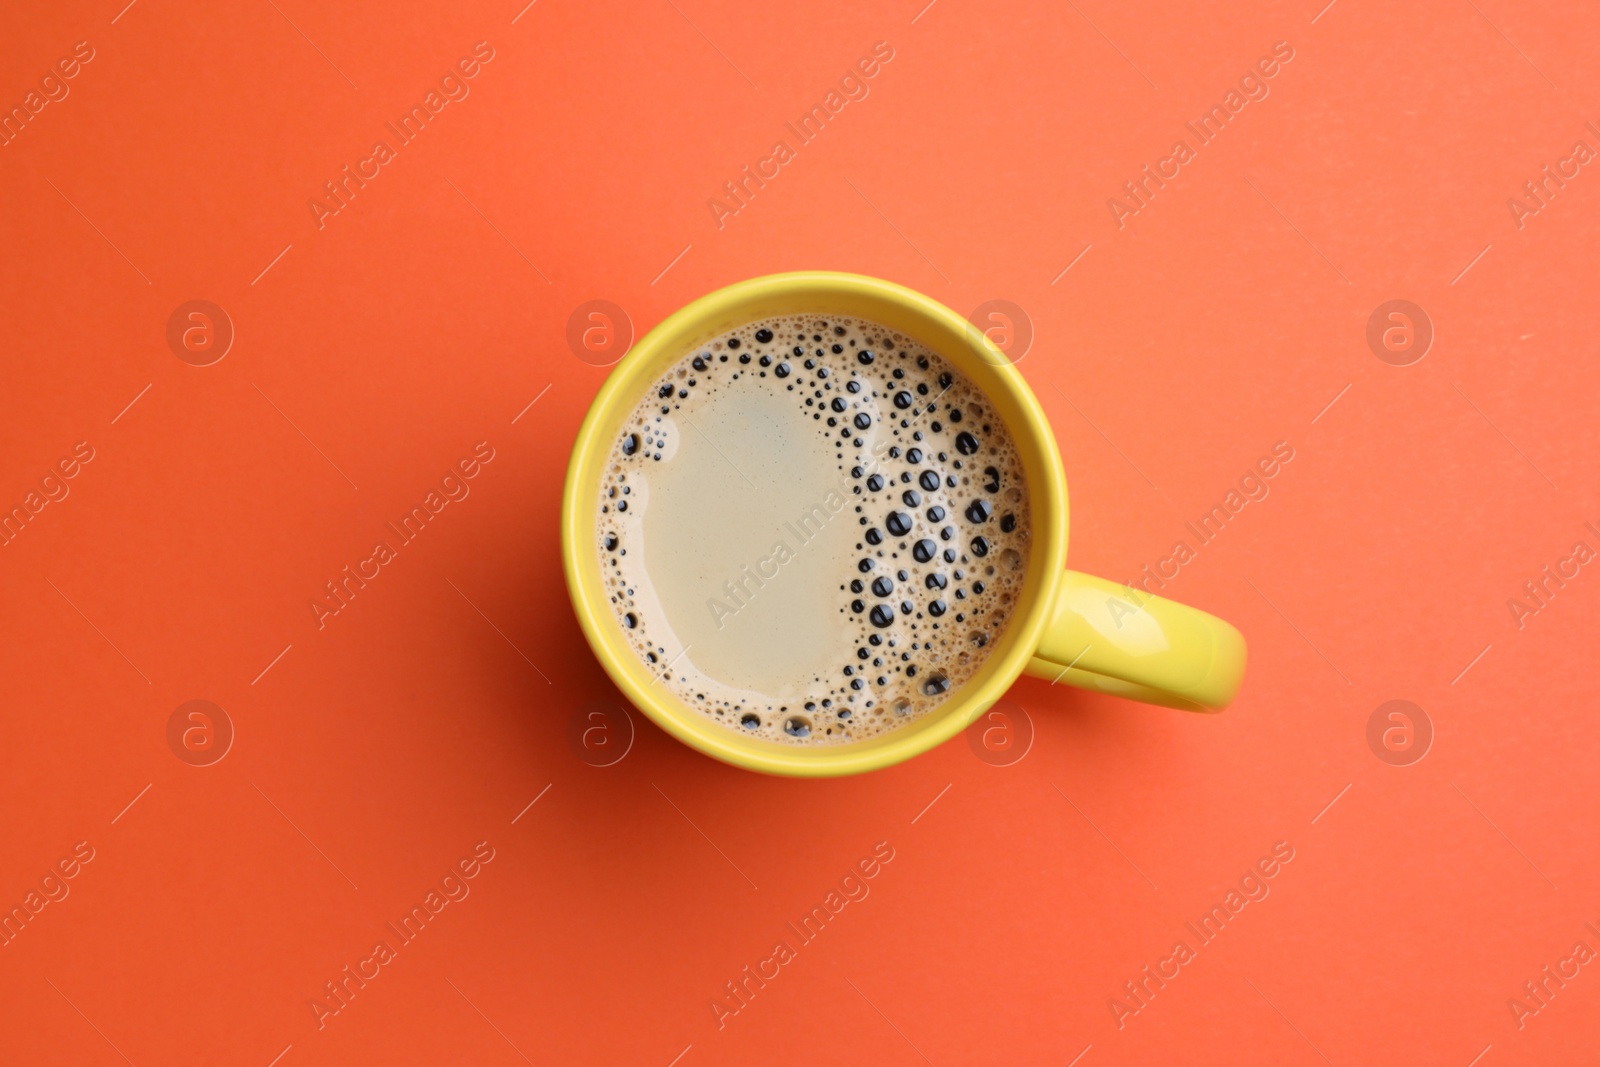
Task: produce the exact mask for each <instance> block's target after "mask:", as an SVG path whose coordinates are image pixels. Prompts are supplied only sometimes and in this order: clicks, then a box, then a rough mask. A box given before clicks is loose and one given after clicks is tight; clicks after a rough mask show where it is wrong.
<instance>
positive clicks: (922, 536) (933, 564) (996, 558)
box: [596, 316, 1031, 744]
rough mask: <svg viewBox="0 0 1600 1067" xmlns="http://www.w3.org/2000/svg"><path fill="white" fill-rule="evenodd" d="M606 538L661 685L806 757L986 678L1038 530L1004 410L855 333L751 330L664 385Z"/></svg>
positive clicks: (609, 560)
mask: <svg viewBox="0 0 1600 1067" xmlns="http://www.w3.org/2000/svg"><path fill="white" fill-rule="evenodd" d="M596 519H597V523H596V530H597V536H598V551H599V554H600V562H601V568H602V572H603V573H604V575H605V583H606V591H607V595H608V596H609V598H610V601H611V604H612V606H613V608H614V610H615V613H616V617H617V619H618V621H619V623H620V624H621V626H622V628H623V630H624V632H625V633H626V634H627V637H628V640H629V642H630V644H631V645H632V647H633V649H634V651H635V652H636V653H637V654H638V656H639V658H640V660H641V661H643V663H644V664H645V666H646V667H647V668H648V669H649V670H650V672H651V674H652V675H653V676H654V678H653V680H652V682H651V683H650V684H651V685H660V686H663V687H665V688H666V689H667V691H668V692H670V693H672V694H673V695H674V696H676V697H678V698H679V699H680V700H682V701H683V702H685V703H686V704H688V705H690V706H691V707H694V708H697V709H698V710H700V711H702V712H704V713H705V714H706V715H707V716H709V717H711V718H712V719H714V720H716V721H718V722H720V723H722V724H724V725H726V726H727V727H728V728H729V729H732V730H737V731H740V732H743V733H748V734H752V735H755V736H759V737H763V738H766V739H769V740H775V741H783V742H790V743H795V744H819V743H821V744H828V743H841V742H851V741H861V740H865V739H867V738H869V737H873V736H876V735H879V734H882V733H884V732H887V731H889V730H893V729H896V728H897V727H900V726H903V725H905V724H906V723H909V722H911V721H913V720H914V719H916V718H918V717H920V716H923V715H926V714H927V713H928V712H930V711H932V710H933V709H935V708H937V707H938V706H939V705H940V704H942V703H943V702H944V700H945V699H946V698H947V697H948V696H949V695H950V694H951V693H953V692H954V691H955V690H957V689H958V688H960V686H961V685H962V684H963V683H964V682H966V681H967V680H968V679H970V678H971V677H972V676H973V674H974V673H975V672H976V671H977V670H978V668H979V666H980V665H981V664H982V663H983V661H984V660H985V658H987V655H988V653H989V652H990V651H992V650H993V648H994V647H995V646H996V644H997V642H998V640H999V638H1000V636H1001V634H1002V633H1003V632H1004V630H1005V626H1006V623H1007V621H1008V620H1009V617H1010V613H1011V611H1012V609H1013V608H1014V606H1015V605H1016V603H1017V598H1018V596H1019V595H1020V593H1021V589H1022V585H1023V575H1024V571H1025V567H1026V561H1027V558H1028V548H1029V543H1030V531H1031V524H1030V522H1029V510H1028V495H1027V487H1026V484H1025V482H1024V480H1023V476H1022V465H1021V461H1020V459H1019V457H1018V454H1017V451H1016V448H1015V446H1014V444H1013V442H1012V441H1011V438H1010V436H1009V434H1008V432H1007V430H1006V427H1005V426H1004V424H1003V423H1002V422H1001V420H1000V418H999V416H998V415H997V414H996V413H995V412H994V410H993V409H992V407H991V406H990V404H989V401H988V399H987V398H986V397H985V396H984V395H983V393H982V392H981V391H979V390H978V388H977V387H976V386H975V385H973V384H972V383H971V382H970V381H969V380H968V379H967V378H965V377H964V376H963V375H961V374H960V373H959V372H957V371H956V370H955V369H954V368H953V367H951V366H949V365H948V364H947V363H946V362H945V361H944V360H943V359H941V358H940V357H939V356H938V355H937V354H935V353H934V352H932V351H930V350H928V349H927V348H925V347H923V346H921V345H919V344H917V343H916V342H913V341H911V340H909V339H907V338H905V337H903V336H901V335H900V334H898V333H895V332H894V331H891V330H888V329H886V328H885V327H882V326H880V325H878V324H876V323H873V322H869V321H866V320H861V319H851V318H839V317H832V318H827V319H825V320H824V319H821V318H810V317H793V316H791V317H784V318H775V319H767V320H762V321H759V322H751V323H748V324H746V325H744V326H741V327H739V328H737V329H734V330H731V331H729V332H728V333H726V334H724V335H723V336H721V337H719V338H718V339H717V340H715V341H713V342H712V343H710V344H708V345H702V346H699V347H698V348H696V349H695V350H694V351H693V352H692V353H690V354H688V355H686V356H685V357H684V358H683V359H682V360H681V361H680V362H679V363H677V364H676V365H675V366H673V367H672V368H671V369H670V370H668V371H667V372H666V373H664V374H662V375H660V376H659V377H658V378H657V380H656V381H655V383H654V385H653V386H652V389H651V392H650V393H649V394H648V395H647V396H646V397H645V399H643V400H641V401H640V403H639V405H638V406H637V407H636V408H635V410H634V411H633V413H632V414H631V415H630V416H629V418H628V420H627V422H626V424H625V425H624V427H623V428H622V430H621V431H620V432H619V433H618V436H617V440H616V442H615V443H614V445H613V447H612V452H611V456H610V459H609V462H608V463H607V465H606V471H605V473H604V475H603V478H602V484H601V490H600V508H599V514H598V515H597V516H596Z"/></svg>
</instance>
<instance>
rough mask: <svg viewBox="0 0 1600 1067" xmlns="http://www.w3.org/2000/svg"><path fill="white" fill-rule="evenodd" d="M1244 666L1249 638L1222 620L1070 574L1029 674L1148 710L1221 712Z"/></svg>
mask: <svg viewBox="0 0 1600 1067" xmlns="http://www.w3.org/2000/svg"><path fill="white" fill-rule="evenodd" d="M1244 665H1245V644H1244V636H1243V635H1242V634H1240V633H1239V631H1238V630H1236V629H1234V628H1233V627H1232V626H1230V625H1229V624H1228V623H1226V622H1223V621H1222V620H1221V619H1219V618H1217V617H1215V616H1213V615H1208V614H1206V613H1205V612H1203V611H1201V610H1199V609H1198V608H1191V607H1188V606H1186V605H1184V604H1179V603H1177V602H1176V601H1173V600H1167V599H1166V598H1164V597H1159V596H1155V595H1153V594H1149V593H1145V592H1143V591H1142V590H1139V589H1135V588H1131V587H1129V586H1123V585H1118V584H1116V583H1115V582H1108V581H1106V580H1105V579H1104V578H1095V577H1093V576H1091V575H1088V574H1082V573H1080V572H1078V571H1071V570H1069V571H1067V572H1066V574H1065V575H1064V576H1063V578H1062V581H1061V584H1060V586H1059V587H1058V589H1057V590H1056V600H1055V605H1054V608H1053V611H1052V617H1051V620H1050V624H1049V625H1048V626H1047V627H1046V628H1045V632H1044V636H1043V637H1042V638H1041V639H1040V641H1039V648H1038V649H1037V651H1035V652H1034V654H1033V658H1032V659H1031V660H1029V661H1028V665H1027V667H1025V668H1024V673H1027V674H1031V675H1033V676H1034V677H1035V678H1045V679H1048V680H1050V681H1051V682H1065V683H1066V684H1067V685H1073V686H1077V687H1078V688H1080V689H1091V690H1094V691H1095V692H1097V693H1110V694H1112V695H1114V696H1120V697H1126V698H1127V699H1129V700H1137V701H1141V702H1143V703H1145V704H1159V705H1161V706H1162V707H1168V708H1180V709H1182V710H1184V711H1221V710H1222V709H1223V708H1225V707H1227V706H1228V704H1229V702H1230V701H1232V700H1233V697H1234V694H1236V693H1237V692H1238V691H1239V682H1240V680H1241V679H1242V678H1243V677H1244Z"/></svg>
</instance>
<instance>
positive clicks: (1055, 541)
mask: <svg viewBox="0 0 1600 1067" xmlns="http://www.w3.org/2000/svg"><path fill="white" fill-rule="evenodd" d="M841 295H843V296H844V297H845V298H846V301H845V302H847V303H857V304H860V303H866V304H877V305H879V306H890V307H892V308H894V309H896V310H898V311H899V312H901V313H903V315H904V316H905V317H907V318H909V319H912V320H917V321H919V322H920V323H921V324H925V325H927V326H928V328H929V329H928V332H930V333H933V334H938V335H942V336H944V337H945V338H947V339H949V338H959V339H960V341H959V344H960V347H961V349H962V351H961V352H960V354H959V355H957V354H954V353H952V352H951V351H950V350H949V349H948V347H946V346H939V347H936V346H934V345H932V344H928V342H927V341H925V340H922V339H921V338H918V340H919V341H920V342H921V343H923V344H925V345H927V346H928V347H930V348H934V350H935V351H937V352H938V353H939V354H940V355H941V356H942V357H944V358H945V359H947V360H950V361H951V362H952V363H953V364H954V365H955V366H956V367H957V369H959V370H960V371H961V372H962V373H963V374H965V375H967V377H969V378H971V379H974V381H975V382H976V384H978V385H979V388H980V391H982V392H983V393H985V394H986V395H991V402H993V397H992V394H993V392H994V391H995V389H996V387H998V388H1000V389H1002V390H1003V391H1004V393H1005V397H1006V401H1007V402H1008V403H1009V404H1010V405H1012V406H1014V408H1015V409H1016V411H1017V413H1018V414H1019V415H1020V424H1014V423H1013V420H1012V419H1010V418H1007V428H1008V429H1009V430H1010V431H1011V436H1012V440H1013V443H1014V444H1015V446H1016V448H1017V450H1018V453H1019V456H1020V457H1021V458H1022V460H1023V463H1024V468H1025V469H1026V470H1027V472H1028V478H1029V482H1028V492H1029V496H1030V498H1031V499H1030V504H1031V507H1032V516H1031V522H1032V527H1033V538H1034V543H1033V546H1032V548H1031V549H1030V551H1029V559H1028V564H1027V565H1028V568H1029V572H1028V574H1027V575H1026V576H1025V578H1024V582H1023V591H1022V593H1021V595H1020V596H1019V605H1026V610H1024V611H1021V612H1019V613H1018V614H1015V615H1013V616H1012V618H1011V620H1010V622H1009V623H1008V624H1007V626H1006V630H1005V632H1004V633H1003V634H1002V636H1001V638H1000V642H1001V645H1002V647H1001V648H1000V649H998V650H996V651H995V652H994V653H991V654H990V656H989V657H988V658H987V660H986V661H985V662H984V663H983V664H982V665H981V666H980V667H979V668H978V671H977V673H976V674H975V675H974V676H973V677H972V678H970V679H968V680H967V681H966V682H965V683H963V684H962V686H961V688H960V689H959V690H958V691H957V693H956V694H953V695H952V697H951V698H950V699H949V700H947V701H946V702H945V704H944V705H943V706H941V707H939V708H938V709H936V710H934V711H932V712H929V713H927V714H926V715H925V716H923V717H922V721H921V722H919V723H914V724H908V725H907V726H906V727H903V728H898V729H895V730H892V731H889V732H888V733H887V734H883V735H880V736H879V737H877V738H871V739H868V740H866V741H862V742H856V743H846V744H838V745H818V746H815V747H800V746H789V745H785V744H782V743H781V742H774V741H766V740H762V739H758V738H747V737H743V736H741V735H739V734H737V733H735V732H734V731H733V730H731V729H729V728H728V727H726V726H724V725H721V724H719V723H716V722H714V721H713V720H712V719H711V718H710V717H709V716H706V715H704V714H702V713H700V712H698V711H696V710H695V709H693V708H691V707H689V706H688V705H687V704H686V703H684V702H683V701H680V700H678V699H677V698H675V697H673V696H672V695H671V694H670V692H668V691H667V690H665V689H655V688H654V686H653V684H652V683H650V682H644V681H642V679H643V678H644V677H646V675H647V672H646V668H645V667H644V665H643V663H642V662H641V661H640V660H639V657H638V656H637V654H636V653H635V652H634V651H633V649H632V647H631V646H630V645H629V644H628V642H627V640H626V638H625V637H624V636H623V633H622V627H621V624H620V623H619V622H618V621H617V619H616V618H615V615H614V613H613V612H612V611H611V610H610V608H609V607H608V605H607V602H606V596H605V592H604V586H603V583H602V582H601V580H600V577H601V575H600V571H601V568H600V562H599V554H598V551H597V550H596V542H595V535H594V516H593V515H591V514H587V513H586V511H585V509H584V508H583V507H582V505H583V502H584V497H585V489H586V488H587V487H588V485H589V483H592V484H593V487H594V494H593V495H594V496H595V498H596V499H598V494H599V482H600V474H601V468H602V466H603V465H604V464H605V462H606V461H607V459H608V458H609V456H610V454H611V447H610V446H611V434H610V432H609V428H610V424H611V423H613V422H615V421H620V420H621V419H622V418H626V416H627V415H628V414H630V413H631V412H632V410H633V409H634V408H635V407H636V406H637V405H638V402H639V400H640V399H641V398H643V396H644V394H645V390H647V389H648V388H650V385H651V384H652V383H653V379H654V377H655V375H656V373H657V372H658V371H659V370H660V369H661V365H662V363H663V362H664V361H665V360H669V359H670V360H677V359H681V358H682V357H683V356H684V355H685V354H686V353H687V352H688V350H689V349H690V348H692V347H694V346H695V345H697V344H699V343H701V342H700V341H698V340H696V341H690V342H688V343H685V341H686V337H685V335H686V334H705V331H706V329H707V328H708V325H709V327H710V328H714V329H715V333H711V334H705V336H706V338H707V339H709V338H710V337H712V336H717V335H719V334H721V333H722V332H725V330H726V329H727V328H731V325H733V324H736V323H735V320H734V319H733V318H730V315H731V314H732V313H734V312H737V311H739V309H741V308H743V307H745V306H747V305H752V304H758V303H763V302H765V303H767V304H771V303H775V302H776V303H782V302H785V301H788V302H790V303H793V304H794V305H795V306H794V308H793V309H792V310H790V311H787V312H784V311H769V312H766V313H757V314H749V315H746V316H745V317H743V318H739V319H738V320H737V321H738V322H747V321H750V320H752V319H756V318H764V317H769V316H776V315H783V314H801V313H811V308H810V306H809V305H807V304H806V301H807V299H808V298H809V300H810V301H811V303H815V302H817V300H818V298H820V299H821V300H822V301H824V302H825V301H826V300H827V298H828V297H830V296H832V297H835V298H837V297H839V296H841ZM802 305H805V306H802ZM819 313H820V311H819ZM833 313H834V314H839V313H840V312H838V311H837V310H836V311H834V312H833ZM851 314H854V313H853V312H852V313H851ZM862 317H866V318H871V316H870V315H863V316H862ZM891 317H892V316H891ZM723 323H726V324H727V325H718V324H723ZM891 328H897V327H891ZM901 332H903V333H904V332H908V331H905V330H901ZM975 363H979V364H982V365H983V366H984V367H986V368H987V369H980V368H977V367H975V366H974V364H975ZM589 510H592V509H589ZM1067 519H1068V515H1067V483H1066V474H1065V472H1064V470H1063V467H1062V463H1061V456H1060V451H1059V449H1058V447H1057V445H1056V440H1055V435H1054V433H1053V432H1052V431H1051V429H1050V424H1049V421H1048V420H1047V419H1046V418H1045V415H1044V411H1043V409H1042V408H1041V407H1040V406H1039V402H1038V400H1037V399H1036V398H1035V397H1034V395H1033V392H1032V390H1031V389H1029V388H1028V385H1027V383H1026V382H1025V381H1024V380H1023V378H1022V375H1021V374H1020V373H1019V372H1018V371H1017V370H1016V368H1015V366H1014V365H1012V363H1011V362H1010V361H1009V360H1007V359H1006V357H1005V356H1004V354H1003V353H1001V352H1000V350H999V349H998V348H997V347H995V345H994V343H993V342H992V341H991V340H990V339H989V338H988V337H987V336H986V335H985V334H984V333H983V332H982V331H981V330H979V329H978V328H976V327H975V326H973V324H971V323H970V322H968V321H967V320H966V319H964V318H962V317H961V316H960V315H958V314H956V312H954V311H953V310H951V309H950V308H948V307H946V306H945V305H944V304H942V303H940V302H938V301H936V300H934V299H933V298H932V297H929V296H926V295H924V294H922V293H919V292H917V291H916V290H913V289H909V288H906V287H905V286H902V285H898V284H896V283H894V282H890V281H885V280H883V279H881V278H873V277H870V276H867V275H861V274H850V273H844V272H837V271H793V272H786V273H781V274H769V275H764V276H761V277H757V278H751V279H747V280H745V281H742V282H735V283H734V284H732V285H728V286H724V287H722V288H720V289H716V290H714V291H712V292H710V293H707V294H705V295H704V296H701V297H699V298H697V299H695V300H693V301H691V302H690V303H688V304H686V305H684V306H683V307H681V308H679V309H678V310H677V311H675V312H673V313H672V314H671V315H669V316H667V317H666V318H665V319H663V320H661V322H659V323H657V324H656V326H655V327H653V328H652V329H651V330H650V331H649V332H648V333H647V334H645V336H644V337H642V338H641V339H640V340H639V341H638V342H637V343H636V344H635V345H634V346H633V348H632V349H630V350H629V351H628V353H627V354H626V355H624V356H623V357H622V359H621V360H620V361H618V362H617V364H616V365H615V366H613V367H612V368H611V369H610V373H609V374H608V375H607V377H606V380H605V382H604V383H603V384H602V385H601V387H600V390H599V392H598V393H596V394H595V398H594V400H593V401H592V402H591V404H590V406H589V410H588V412H587V414H586V415H585V416H584V420H583V423H582V425H581V426H580V427H579V429H578V433H577V437H576V439H575V440H574V442H573V446H572V455H571V457H570V459H569V461H568V465H567V475H566V481H565V484H564V486H563V489H562V495H561V556H562V568H563V572H564V574H565V578H566V583H567V591H568V595H569V597H570V599H571V601H572V607H573V611H574V613H575V614H576V616H577V618H578V623H579V626H580V628H581V629H582V630H583V634H584V638H585V639H586V640H587V641H588V643H589V647H590V649H591V650H592V651H593V652H594V654H595V658H596V659H598V660H599V661H600V665H601V666H602V667H603V668H604V670H605V671H606V673H607V675H609V676H610V678H611V680H612V681H613V683H615V684H616V685H617V687H618V688H619V689H620V690H621V691H622V693H623V695H624V696H625V697H626V698H627V700H628V701H629V702H630V703H631V704H632V705H633V706H634V707H635V708H637V709H639V710H640V711H642V712H644V714H646V715H647V716H649V717H650V719H651V720H652V721H653V722H655V723H656V725H658V726H660V727H661V728H662V729H664V730H666V731H667V732H668V733H669V734H671V735H672V736H673V737H675V738H677V739H678V740H679V741H682V742H683V743H685V744H687V745H689V746H690V747H692V748H694V749H697V750H698V751H700V752H703V753H705V754H706V755H709V756H712V757H714V758H716V759H719V760H722V761H723V762H725V763H731V764H733V765H735V766H738V767H743V768H745V769H747V770H754V771H760V772H763V773H767V774H778V775H787V776H795V777H830V776H836V775H845V774H856V773H860V772H863V771H870V770H876V769H879V768H882V767H888V766H890V765H892V764H895V763H900V762H902V761H904V760H907V759H910V758H912V757H914V756H917V755H920V754H921V753H923V752H926V751H928V750H930V749H932V748H935V747H937V746H939V745H941V744H943V743H944V742H945V741H948V740H950V739H951V738H952V737H954V736H955V735H956V734H958V733H960V732H961V731H962V730H964V729H966V727H967V726H969V725H970V724H971V723H972V722H974V721H975V720H976V719H977V718H978V717H979V716H980V715H982V714H983V713H984V712H985V711H987V710H988V709H989V708H990V707H991V706H992V705H993V704H994V703H995V702H996V701H997V700H999V699H1000V698H1001V697H1002V696H1003V695H1004V694H1005V692H1006V690H1007V689H1009V688H1010V686H1011V685H1012V683H1013V682H1015V681H1016V679H1017V677H1018V676H1019V675H1020V674H1021V673H1022V670H1023V668H1024V667H1025V666H1027V663H1028V661H1029V659H1030V658H1031V657H1032V655H1033V653H1034V650H1035V649H1037V648H1038V645H1039V640H1040V636H1041V634H1042V633H1043V631H1044V628H1045V627H1046V626H1047V625H1048V624H1049V621H1050V617H1051V612H1052V608H1053V605H1054V601H1055V594H1056V589H1057V587H1058V585H1059V584H1060V582H1061V580H1062V576H1063V574H1064V571H1065V567H1066V548H1067V528H1068V521H1067ZM586 553H587V554H589V555H590V556H592V557H593V558H592V560H589V561H588V563H587V565H586V561H585V559H584V558H583V557H584V554H586ZM652 689H653V690H654V691H652Z"/></svg>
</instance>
